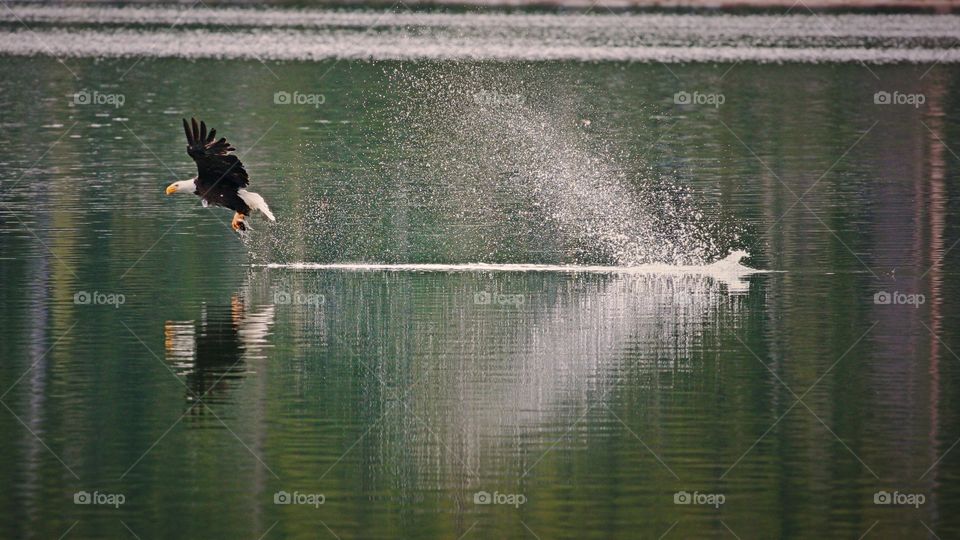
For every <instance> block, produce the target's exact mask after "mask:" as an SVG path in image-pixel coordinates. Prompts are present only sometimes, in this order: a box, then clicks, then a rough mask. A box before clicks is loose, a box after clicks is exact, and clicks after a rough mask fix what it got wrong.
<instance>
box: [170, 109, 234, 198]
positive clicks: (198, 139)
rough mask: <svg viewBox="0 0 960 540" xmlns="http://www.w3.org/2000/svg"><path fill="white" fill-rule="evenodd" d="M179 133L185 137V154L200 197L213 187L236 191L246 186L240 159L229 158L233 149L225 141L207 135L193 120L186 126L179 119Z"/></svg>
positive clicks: (214, 132) (211, 132) (185, 122)
mask: <svg viewBox="0 0 960 540" xmlns="http://www.w3.org/2000/svg"><path fill="white" fill-rule="evenodd" d="M183 132H184V133H186V134H187V154H189V155H190V157H192V158H193V160H194V161H196V162H197V172H198V173H199V174H198V175H197V187H198V188H200V191H201V193H202V192H205V191H207V190H209V189H211V188H212V187H214V186H219V187H223V188H227V189H229V188H233V189H240V188H242V187H247V185H248V184H250V178H249V177H248V176H247V171H246V170H245V169H244V168H243V163H240V158H238V157H237V156H235V155H233V154H231V153H230V152H233V151H234V150H236V148H234V147H232V146H230V143H228V142H227V140H226V139H224V138H222V137H221V138H220V139H219V140H218V139H217V138H216V134H217V130H215V129H211V130H210V132H209V133H207V125H206V124H205V123H203V122H200V125H197V120H196V119H195V118H191V119H190V123H189V124H188V123H187V120H186V118H184V119H183Z"/></svg>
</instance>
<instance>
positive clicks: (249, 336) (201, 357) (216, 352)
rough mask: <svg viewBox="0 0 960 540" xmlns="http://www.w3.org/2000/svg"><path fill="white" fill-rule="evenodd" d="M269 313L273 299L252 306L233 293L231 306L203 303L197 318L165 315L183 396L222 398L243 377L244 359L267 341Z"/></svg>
mask: <svg viewBox="0 0 960 540" xmlns="http://www.w3.org/2000/svg"><path fill="white" fill-rule="evenodd" d="M273 319H274V308H273V306H272V305H270V306H265V307H262V308H260V309H258V310H255V311H251V310H248V309H247V307H246V305H245V304H244V300H243V299H242V298H241V297H239V296H238V295H234V296H233V298H232V299H231V302H230V305H229V306H206V305H205V306H203V308H202V310H201V314H200V320H199V321H193V320H190V321H167V322H166V323H165V324H164V349H165V351H166V358H167V361H168V362H170V364H171V365H172V366H173V369H174V371H175V372H176V373H177V374H178V375H180V376H182V377H184V378H185V379H186V385H187V388H188V390H187V392H186V394H187V400H189V401H192V400H196V399H198V398H199V399H202V400H203V401H204V402H208V403H210V402H218V401H224V400H225V399H226V398H227V397H228V395H229V393H230V391H231V389H232V388H233V387H234V386H236V385H237V384H239V383H240V382H241V381H242V379H243V378H244V376H245V374H246V372H247V367H246V362H247V360H249V359H250V356H251V355H257V353H258V350H259V349H260V348H261V347H262V346H263V345H264V344H265V343H266V337H267V335H268V334H269V331H270V327H271V325H272V324H273ZM202 410H203V407H194V408H193V409H192V412H193V413H196V414H202Z"/></svg>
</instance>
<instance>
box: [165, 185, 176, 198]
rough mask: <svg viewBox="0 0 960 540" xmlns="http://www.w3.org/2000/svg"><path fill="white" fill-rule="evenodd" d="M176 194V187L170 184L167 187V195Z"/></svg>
mask: <svg viewBox="0 0 960 540" xmlns="http://www.w3.org/2000/svg"><path fill="white" fill-rule="evenodd" d="M176 192H177V185H176V184H170V185H169V186H167V195H170V194H173V193H176Z"/></svg>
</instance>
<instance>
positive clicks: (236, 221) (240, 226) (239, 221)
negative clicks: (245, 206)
mask: <svg viewBox="0 0 960 540" xmlns="http://www.w3.org/2000/svg"><path fill="white" fill-rule="evenodd" d="M245 217H247V216H245V215H243V214H241V213H240V212H237V213H236V214H234V215H233V222H231V223H230V226H231V227H232V228H233V230H234V231H236V232H240V231H245V230H247V226H246V225H244V223H243V219H244V218H245Z"/></svg>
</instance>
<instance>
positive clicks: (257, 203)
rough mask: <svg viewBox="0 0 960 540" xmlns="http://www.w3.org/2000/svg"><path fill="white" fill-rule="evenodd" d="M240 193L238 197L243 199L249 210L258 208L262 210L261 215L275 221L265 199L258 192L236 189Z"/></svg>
mask: <svg viewBox="0 0 960 540" xmlns="http://www.w3.org/2000/svg"><path fill="white" fill-rule="evenodd" d="M237 193H238V194H239V195H240V198H241V199H243V202H245V203H247V206H249V207H250V209H251V210H259V211H261V212H263V215H265V216H267V219H269V220H270V221H276V220H277V218H275V217H273V212H271V211H270V207H269V206H267V201H265V200H263V197H261V196H260V194H259V193H254V192H252V191H247V190H245V189H241V190H239V191H237Z"/></svg>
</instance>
